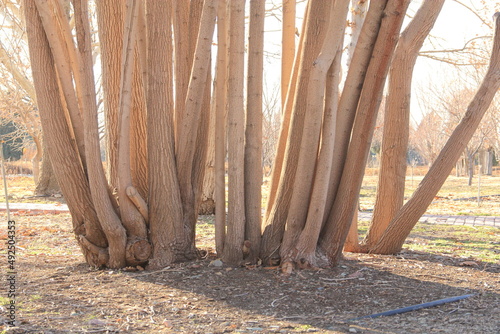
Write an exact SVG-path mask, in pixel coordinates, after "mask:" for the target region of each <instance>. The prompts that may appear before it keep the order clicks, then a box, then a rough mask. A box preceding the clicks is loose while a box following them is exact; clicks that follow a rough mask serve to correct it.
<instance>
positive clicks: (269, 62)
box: [265, 0, 500, 122]
mask: <svg viewBox="0 0 500 334" xmlns="http://www.w3.org/2000/svg"><path fill="white" fill-rule="evenodd" d="M460 1H461V2H462V3H463V4H464V5H466V6H468V7H470V8H472V9H474V10H476V11H478V12H483V13H484V8H487V11H486V12H489V11H491V13H489V14H487V17H486V18H485V19H486V20H487V22H488V23H489V24H490V25H492V26H493V18H492V17H493V14H494V13H495V11H497V10H498V11H500V2H497V1H491V0H486V1H482V0H460ZM273 2H275V3H276V2H277V0H274V1H272V0H268V1H267V5H268V7H271V6H272V3H273ZM278 2H281V1H278ZM421 3H422V0H413V1H412V3H411V4H410V8H409V10H408V14H409V15H413V14H414V13H415V12H416V10H417V9H418V8H419V7H420V5H421ZM303 8H304V3H302V4H298V8H297V16H299V17H302V16H303V10H304V9H303ZM481 15H482V16H485V14H481ZM407 20H409V19H407ZM300 24H301V22H300V20H298V21H297V26H298V29H299V31H300ZM279 29H280V23H279V21H278V20H277V19H274V18H272V17H268V18H267V19H266V31H267V32H266V35H265V38H266V48H267V49H268V50H270V52H271V53H278V52H279V50H280V45H281V32H280V31H278V30H279ZM492 34H493V31H492V29H491V28H489V27H487V26H486V25H484V24H483V23H482V22H481V20H480V19H479V18H477V17H476V16H475V15H474V14H472V13H471V12H470V11H469V10H468V9H466V8H465V7H464V6H462V5H460V4H458V3H456V2H455V1H454V0H446V1H445V4H444V6H443V9H442V11H441V14H440V16H439V18H438V20H437V22H436V24H435V25H434V28H433V30H432V31H431V35H432V36H433V38H432V42H433V44H431V43H430V42H429V40H428V41H426V43H425V44H424V46H423V48H422V50H432V49H434V48H439V49H459V48H463V47H464V45H465V43H466V42H467V41H469V40H470V39H472V38H474V37H477V36H491V35H492ZM265 66H266V74H267V76H266V81H267V83H268V86H273V85H275V84H278V83H279V77H280V72H279V71H280V65H279V60H278V59H274V60H273V58H272V57H268V59H266V61H265ZM454 71H457V69H456V68H455V67H453V66H450V65H447V64H444V63H441V62H438V61H435V60H430V59H426V58H423V57H419V59H418V61H417V64H416V67H415V70H414V81H413V87H414V90H413V93H412V117H413V120H414V121H416V122H418V121H419V120H420V119H421V117H422V116H421V114H422V111H421V110H420V107H419V106H418V103H417V102H418V101H417V99H418V94H422V93H421V91H422V89H421V88H419V89H417V88H418V87H425V86H426V85H427V82H429V81H432V82H434V83H436V82H440V81H444V80H445V79H446V78H448V77H449V76H450V75H451V76H452V75H454V73H453V72H454ZM419 91H420V92H419Z"/></svg>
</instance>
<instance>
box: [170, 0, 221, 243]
mask: <svg viewBox="0 0 500 334" xmlns="http://www.w3.org/2000/svg"><path fill="white" fill-rule="evenodd" d="M215 18H216V7H215V1H214V0H209V1H206V2H205V3H204V7H203V13H202V17H201V23H200V28H199V32H200V33H199V37H198V44H197V45H196V51H195V53H194V56H193V59H194V61H193V66H192V71H191V76H190V81H189V87H188V91H187V96H186V100H185V107H184V115H182V117H181V120H180V121H181V123H180V124H179V125H178V127H177V136H178V143H177V144H178V145H177V147H176V162H177V173H178V177H179V187H180V191H181V199H182V206H183V221H184V226H186V229H188V230H189V237H190V238H191V240H190V241H189V242H190V244H191V245H192V250H193V252H194V227H195V224H196V217H197V215H198V212H197V210H198V207H197V204H198V201H199V199H200V198H199V191H201V186H202V182H203V174H202V173H203V172H204V162H205V155H206V145H207V143H206V128H205V127H206V123H207V121H208V115H209V106H204V102H205V101H207V98H206V95H205V92H206V90H207V89H209V88H210V86H209V85H207V80H206V78H208V77H209V73H210V70H209V68H210V63H211V62H210V60H211V58H210V55H211V46H212V36H213V32H214V29H215ZM177 121H178V120H177ZM202 123H204V124H202ZM200 149H201V151H200Z"/></svg>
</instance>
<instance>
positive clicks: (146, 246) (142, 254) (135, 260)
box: [126, 239, 152, 266]
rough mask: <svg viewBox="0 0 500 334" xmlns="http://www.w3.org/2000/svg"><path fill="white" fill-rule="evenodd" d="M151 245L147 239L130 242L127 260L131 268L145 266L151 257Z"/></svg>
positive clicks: (128, 243)
mask: <svg viewBox="0 0 500 334" xmlns="http://www.w3.org/2000/svg"><path fill="white" fill-rule="evenodd" d="M151 252H152V247H151V244H150V243H149V242H148V241H147V240H145V239H136V240H129V241H128V242H127V250H126V259H127V264H128V265H130V266H138V265H144V264H145V263H146V262H147V261H148V259H149V257H150V256H151Z"/></svg>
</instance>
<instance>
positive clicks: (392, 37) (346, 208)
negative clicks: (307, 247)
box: [321, 0, 409, 264]
mask: <svg viewBox="0 0 500 334" xmlns="http://www.w3.org/2000/svg"><path fill="white" fill-rule="evenodd" d="M408 5H409V1H408V0H406V1H400V0H397V1H391V0H389V2H388V4H387V7H386V8H385V10H384V16H383V19H382V23H381V27H380V31H379V34H378V36H377V42H376V44H375V48H374V50H373V56H372V60H371V61H370V65H369V66H368V70H367V74H366V79H365V82H364V84H363V90H362V92H361V96H360V99H359V104H358V110H357V113H356V117H355V120H354V125H353V130H352V139H351V141H350V143H349V150H348V152H347V157H346V162H345V166H344V169H343V172H342V178H341V180H340V184H339V190H338V193H337V196H336V199H335V202H334V204H333V207H332V210H331V213H330V217H329V218H328V221H327V225H326V226H325V231H324V233H323V236H322V240H321V246H322V248H323V249H324V250H325V251H326V254H327V256H328V259H329V261H330V263H332V264H336V263H337V262H338V260H339V259H340V256H341V255H342V248H343V246H344V242H345V239H346V237H347V233H348V232H349V228H350V224H351V222H352V219H353V215H354V212H355V210H357V200H358V195H359V190H360V188H361V183H362V180H363V175H364V170H365V165H366V160H367V158H368V153H369V150H370V144H371V140H372V135H373V131H374V128H375V121H376V119H377V112H378V108H379V106H380V103H381V100H382V93H383V89H384V84H385V79H386V76H387V72H388V70H389V66H390V62H391V58H392V55H393V53H394V49H395V47H396V43H397V39H398V37H399V33H400V29H401V25H402V23H403V19H404V16H405V12H406V9H407V7H408Z"/></svg>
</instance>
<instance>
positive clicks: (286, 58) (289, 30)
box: [281, 0, 297, 110]
mask: <svg viewBox="0 0 500 334" xmlns="http://www.w3.org/2000/svg"><path fill="white" fill-rule="evenodd" d="M296 7H297V4H296V0H283V23H282V31H281V108H282V110H284V109H285V102H286V95H287V93H288V87H289V85H290V79H291V77H292V69H293V60H294V59H295V17H296Z"/></svg>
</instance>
